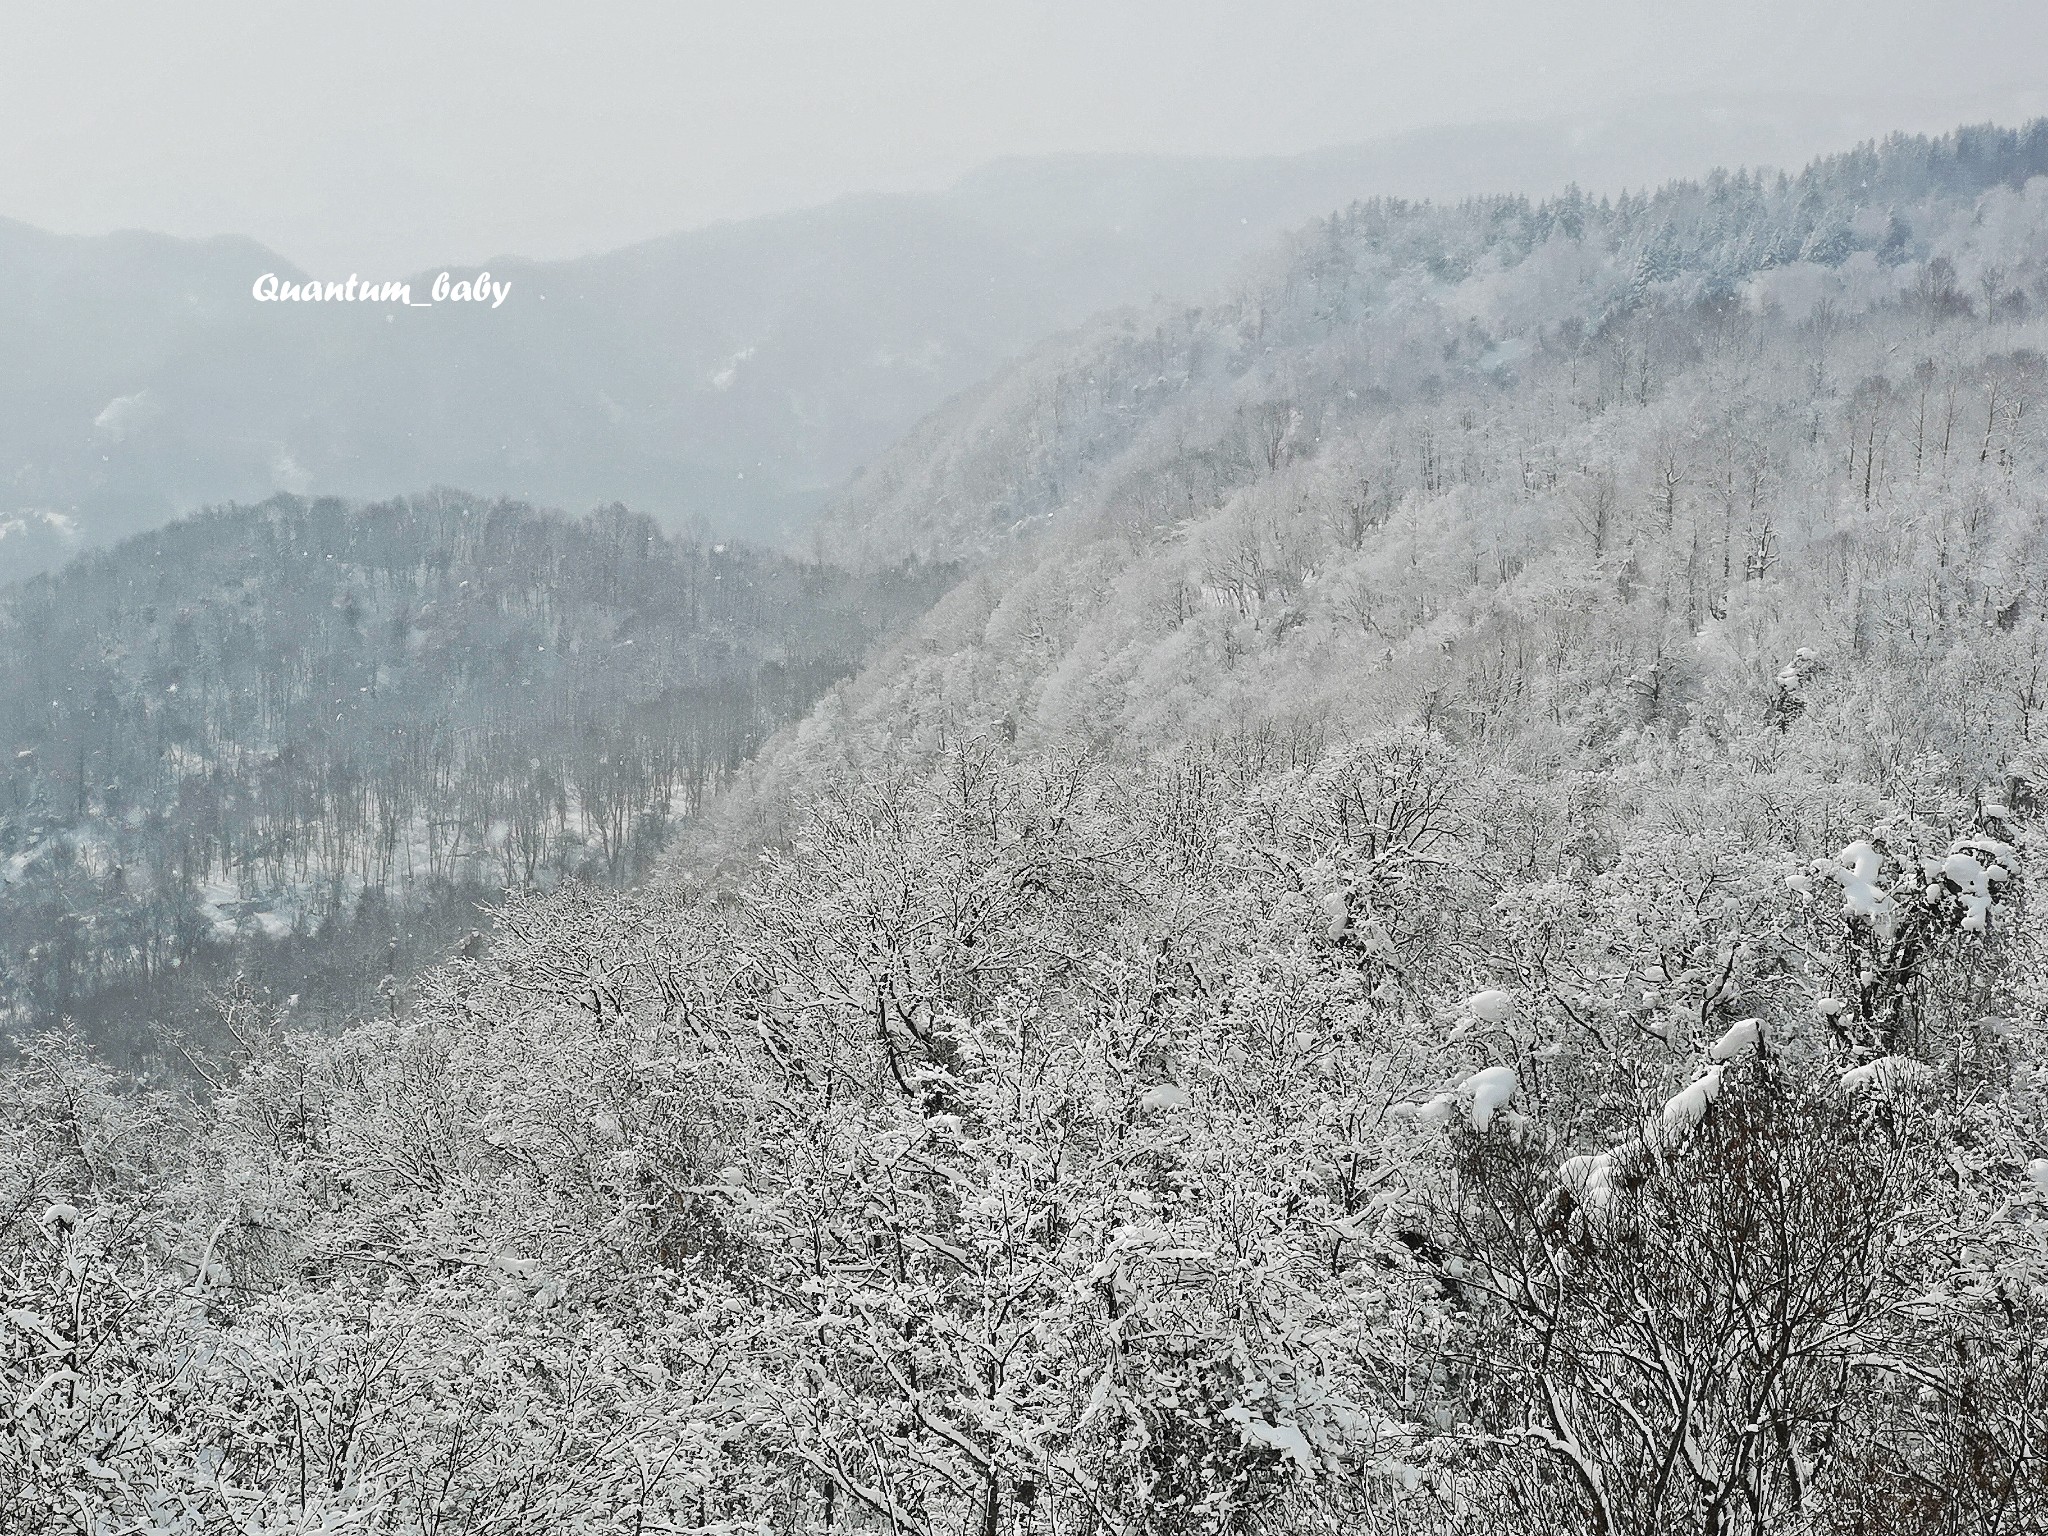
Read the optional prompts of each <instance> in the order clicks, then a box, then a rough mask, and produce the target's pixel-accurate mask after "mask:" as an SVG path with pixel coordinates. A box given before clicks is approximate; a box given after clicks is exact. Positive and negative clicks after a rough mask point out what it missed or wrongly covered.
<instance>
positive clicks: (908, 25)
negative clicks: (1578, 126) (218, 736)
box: [0, 0, 2048, 274]
mask: <svg viewBox="0 0 2048 1536" xmlns="http://www.w3.org/2000/svg"><path fill="white" fill-rule="evenodd" d="M1702 93H1705V94H1709V95H1714V96H1724V95H1725V96H1744V95H1754V94H1758V93H1765V94H1772V95H1783V94H1786V93H1794V94H1799V95H1810V96H1815V97H1820V98H1825V99H1827V100H1829V101H1831V102H1836V103H1840V104H1842V105H1844V106H1845V107H1848V108H1853V109H1855V112H1856V115H1857V117H1858V119H1859V120H1862V121H1870V122H1883V123H1889V122H1894V121H1896V122H1897V123H1899V124H1900V125H1902V126H1911V127H1916V128H1931V127H1935V126H1942V125H1947V124H1950V123H1952V122H1953V121H1955V120H1957V119H1960V118H1980V117H1984V116H1990V115H1994V114H1995V115H1998V116H2000V117H2004V118H2007V119H2010V118H2011V117H2013V116H2015V115H2016V114H2018V113H2022V112H2030V111H2042V110H2048V4H2044V3H2043V0H1712V3H1696V0H1401V3H1384V0H1350V3H1334V0H1237V3H1231V0H1179V3H1176V4H1164V3H1155V0H1091V3H1075V4H1017V3H999V0H949V3H943V4H942V3H928V0H727V3H722V4H695V3H666V4H662V3H653V0H573V3H562V0H461V3H449V0H405V3H388V0H351V3H340V0H330V3H325V4H304V3H300V0H260V3H243V0H184V3H179V4H168V3H164V0H148V3H132V0H130V3H104V0H62V3H43V0H8V4H7V6H6V9H5V12H4V19H0V142H4V143H5V145H6V146H7V147H6V150H5V152H4V153H0V215H4V216H10V217H14V218H18V219H23V220H26V221H28V222H30V223H33V224H39V225H42V226H44V227H46V228H53V229H58V230H64V231H71V232H98V231H103V230H107V229H111V228H119V227H137V226H139V227H144V228H152V229H160V230H167V231H170V232H172V233H175V234H184V235H199V234H212V233H220V232H233V233H243V234H250V235H254V236H255V237H257V238H258V239H261V240H263V241H265V242H266V243H268V244H270V245H272V246H275V247H276V248H278V249H279V250H281V251H283V252H284V253H285V254H287V255H288V256H290V257H292V258H294V259H296V260H297V261H299V262H301V263H303V264H306V265H307V266H309V267H310V268H312V269H314V270H316V271H319V272H321V273H323V274H338V273H340V272H342V271H343V270H357V271H364V272H370V271H386V270H388V269H391V268H393V267H397V268H403V269H408V270H409V269H412V268H416V267H419V266H424V265H426V264H428V263H431V262H447V261H452V260H459V259H463V258H479V257H483V256H487V255H492V254H501V253H504V252H508V251H511V252H519V253H523V254H530V255H567V254H572V253H576V252H581V251H588V250H595V249H602V248H606V247H609V246H614V245H618V244H622V243H624V242H626V241H629V240H635V239H641V238H645V237H648V236H651V235H656V234H661V233H664V232H667V231H669V230H673V229H677V228H682V227H687V226H690V225H694V224H702V223H706V222H709V221H713V220H717V219H724V218H732V217H737V216H743V215H748V214H754V213H761V212H767V211H772V210H776V209H782V208H788V207H794V206H799V205H803V204H806V203H814V202H819V201H823V200H825V199H827V198H830V197H833V196H837V195H839V194H842V193H846V192H854V191H865V190H908V189H915V188H925V187H937V186H941V185H944V184H945V183H946V182H948V181H950V180H951V179H952V178H954V177H955V176H957V175H959V174H960V173H961V172H963V171H965V170H968V169H970V168H971V167H973V166H975V165H977V164H980V163H982V162H984V161H986V160H989V159H991V158H994V157H996V156H1000V155H1009V154H1040V153H1048V152H1057V151H1075V150H1082V151H1096V150H1110V151H1153V152H1184V153H1199V154H1257V153H1271V152H1282V151H1293V150H1301V149H1308V148H1313V147H1316V146H1320V145H1326V144H1335V143H1347V142H1354V141H1357V140H1361V139H1366V138H1370V137H1373V136H1376V135H1380V134H1385V133H1388V132H1392V131H1397V130H1401V129H1406V128H1411V127H1418V126H1425V125H1431V124H1441V123H1450V122H1462V121H1498V120H1504V119H1517V120H1518V119H1527V118H1553V117H1560V116H1576V115H1581V114H1585V113H1589V112H1599V111H1603V110H1608V109H1611V108H1615V107H1618V106H1619V105H1621V104H1623V103H1628V102H1639V101H1642V100H1644V99H1646V98H1653V99H1654V98H1659V97H1664V96H1670V95H1697V94H1702Z"/></svg>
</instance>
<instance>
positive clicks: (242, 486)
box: [0, 103, 1867, 580]
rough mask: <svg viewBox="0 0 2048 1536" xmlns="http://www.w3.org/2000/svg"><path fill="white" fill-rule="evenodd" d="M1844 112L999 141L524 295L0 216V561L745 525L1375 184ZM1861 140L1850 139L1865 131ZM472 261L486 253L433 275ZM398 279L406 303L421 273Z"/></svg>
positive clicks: (542, 268) (1739, 109) (636, 254)
mask: <svg viewBox="0 0 2048 1536" xmlns="http://www.w3.org/2000/svg"><path fill="white" fill-rule="evenodd" d="M1839 116H1840V114H1839V112H1837V111H1836V110H1835V109H1833V108H1829V109H1827V110H1826V111H1821V112H1816V111H1814V110H1810V109H1807V108H1798V109H1796V110H1795V109H1793V108H1787V107H1786V106H1785V105H1784V104H1782V103H1780V104H1776V105H1773V104H1771V103H1747V104H1738V105H1737V106H1736V107H1734V108H1727V107H1723V106H1715V105H1712V104H1702V103H1689V104H1688V103H1679V104H1676V105H1667V106H1664V107H1661V108H1658V109H1656V110H1654V111H1646V112H1644V113H1639V114H1636V115H1634V116H1630V117H1620V118H1612V119H1609V120H1606V121H1603V122H1588V123H1577V124H1557V125H1549V126H1544V127H1531V126H1529V125H1505V126H1502V125H1494V126H1480V127H1468V128H1458V129H1442V130H1430V131H1428V132H1423V133H1413V134H1407V135H1402V136H1400V137H1397V138H1393V139H1388V140H1384V141H1380V142H1377V143H1374V144H1368V145H1363V146H1356V147H1352V148H1347V149H1335V150H1324V151H1317V152H1315V153H1311V154H1305V155H1298V156H1292V157H1275V158H1268V159H1248V160H1241V161H1231V160H1202V159H1172V158H1165V157H1142V156H1070V157H1060V158H1054V159H1044V160H1023V161H1006V162H1000V163H998V164H995V165H992V166H989V167H987V168H985V169H984V170H982V171H980V172H977V173H975V174H973V175H971V176H969V177H967V178H965V179H964V180H963V181H961V182H960V183H958V184H957V185H956V186H955V187H953V188H952V189H951V190H949V191H947V192H944V193H938V194H929V195H902V196H874V197H859V198H850V199H847V200H844V201H841V202H838V203H834V204H831V205H828V206H826V207H822V208H816V209H810V210H805V211H801V212H797V213H790V214H782V215H777V216H773V217H768V218H760V219H753V220H748V221H745V222H741V223H733V224H726V225H721V226H716V227H712V228H707V229H699V230H693V231H689V232H686V233H683V234H678V235H673V236H668V237H665V238H662V239H657V240H652V241H648V242H646V243H643V244H640V245H635V246H631V247H628V248H625V249H622V250H617V251H612V252H609V253H606V254H603V255H596V256H589V257H583V258H578V259H574V260H565V261H548V262H535V261H527V260H523V259H518V258H500V259H495V260H491V261H488V262H485V263H482V264H481V266H482V267H485V268H488V269H489V270H490V271H491V272H492V273H493V275H494V276H495V277H496V278H497V279H498V280H500V281H504V280H510V281H511V283H512V284H513V289H512V293H511V296H510V298H509V299H508V301H507V302H506V303H505V304H504V305H503V306H502V307H500V308H498V309H496V310H492V309H490V308H489V307H488V306H462V305H446V304H444V305H438V306H435V307H432V308H414V309H407V310H402V311H395V312H394V311H390V310H387V309H385V308H384V307H383V306H379V305H358V306H343V305H333V306H330V305H324V304H323V305H305V306H291V305H276V304H258V303H256V302H254V301H253V300H252V299H251V297H250V285H251V284H252V283H253V282H254V281H255V279H256V278H257V277H259V276H260V275H261V274H262V273H264V272H266V271H275V272H277V273H278V274H279V275H280V276H281V277H286V278H293V279H303V278H306V277H315V278H319V279H322V280H329V279H332V280H345V279H346V278H347V277H348V276H349V274H348V273H346V272H331V273H330V272H324V271H323V272H305V271H302V270H301V269H299V268H298V267H296V266H295V265H294V264H293V263H292V262H290V261H288V260H287V259H286V258H284V257H282V256H279V255H277V254H276V253H274V252H272V251H270V250H268V249H266V248H265V247H264V246H262V245H260V244H258V243H257V242H255V241H252V240H248V239H241V238H230V237H222V238H218V239H212V240H200V241H189V240H177V239H172V238H169V237H166V236H161V235H150V234H143V233H135V232H126V233H119V234H112V235H106V236H100V237H91V238H86V237H71V236H58V235H51V234H46V233H44V232H42V231H40V230H36V229H32V228H30V227H29V226H27V225H23V224H18V223H12V222H8V221H4V220H0V355H4V356H6V357H7V358H8V359H9V360H10V361H11V362H12V363H13V364H14V366H13V367H11V368H10V369H8V370H7V371H6V373H5V375H4V376H0V524H7V525H10V526H11V525H12V524H14V523H20V524H21V525H22V526H23V528H24V529H26V528H29V527H30V526H31V525H33V527H34V528H35V529H36V530H37V532H38V535H39V536H38V537H36V538H33V539H30V538H21V539H19V540H16V539H12V538H10V539H8V540H5V541H0V580H6V579H9V578H15V577H20V576H23V575H28V574H32V573H33V572H34V571H36V570H39V569H45V568H47V567H48V566H50V565H52V564H54V563H56V562H57V561H58V560H60V559H62V558H63V557H64V556H65V555H66V554H67V553H68V552H69V550H70V549H71V547H72V541H71V540H70V539H69V538H68V537H64V536H59V535H57V534H55V533H52V532H51V530H52V528H53V527H58V526H61V525H56V524H52V523H50V522H49V519H50V518H51V517H53V516H54V517H58V518H62V519H68V520H69V521H70V522H71V523H73V524H75V532H76V534H77V537H78V539H79V540H80V541H82V542H84V543H87V544H97V543H103V542H105V541H107V540H109V539H112V538H115V537H119V536H122V535H125V534H128V533H132V532H135V531H137V530H140V529H143V528H147V527H150V526H154V525H156V524H158V523H161V522H163V521H165V520H166V519H168V518H169V517H171V516H173V515H175V514H177V513H178V512H181V511H186V510H191V509H193V508H196V507H199V506H204V505H211V504H216V503H221V502H226V501H233V500H256V499H261V498H262V497H264V496H268V495H270V494H273V493H275V492H278V491H284V492H289V493H295V494H297V493H311V494H335V495H342V496H347V497H377V496H384V495H391V494H399V493H409V492H413V491H416V490H418V489H419V488H420V487H422V486H426V485H432V484H444V485H461V486H463V487H465V488H468V489H470V490H473V491H476V492H478V493H480V494H487V495H508V496H514V497H519V498H523V499H526V500H530V501H534V502H538V503H542V504H552V505H560V506H565V507H568V508H571V509H572V510H573V509H580V508H587V507H590V506H593V505H598V504H603V503H608V502H611V501H615V500H617V501H625V502H627V503H629V504H631V505H633V506H635V507H636V508H640V509H644V510H646V511H648V512H650V513H651V514H653V515H655V516H657V517H659V518H661V519H662V520H664V521H665V522H667V523H668V524H670V525H671V526H676V525H679V524H680V523H681V522H683V521H685V520H688V519H690V518H693V517H701V518H703V519H705V520H706V521H708V522H709V523H710V524H711V525H712V526H713V527H714V528H716V529H718V530H721V531H727V532H735V533H744V534H747V535H750V536H754V537H762V536H770V537H772V536H774V535H775V534H776V533H778V532H779V531H783V530H787V529H790V528H793V527H795V526H797V525H798V524H800V523H801V522H802V521H803V520H804V519H805V518H806V517H807V516H808V514H809V513H810V512H811V511H813V510H814V509H815V508H817V507H818V506H819V505H821V504H822V503H823V501H824V500H825V499H826V497H827V496H828V495H829V494H830V492H831V491H832V489H833V488H834V487H835V486H837V485H838V484H840V483H841V482H842V481H843V479H844V478H845V477H846V476H847V475H848V474H849V473H850V472H851V471H852V470H854V469H855V468H857V467H858V466H860V465H861V464H863V463H865V462H867V461H868V460H869V459H871V458H872V457H873V456H875V455H876V454H878V453H880V452H881V451H882V450H883V449H885V448H886V447H888V446H889V445H890V444H891V443H892V442H893V441H895V440H896V439H897V438H898V437H899V436H900V435H901V434H902V433H903V432H904V431H905V430H907V429H908V428H909V427H911V426H912V425H913V424H914V423H915V422H917V421H918V420H919V419H920V418H921V417H922V416H924V415H925V414H926V413H927V412H928V411H930V410H932V409H933V408H934V407H936V406H938V405H939V404H941V403H942V402H943V401H945V400H946V399H948V398H949V397H951V396H952V395H954V394H955V393H957V392H958V391H960V390H962V389H964V388H966V387H968V386H970V385H972V384H975V383H976V382H977V381H979V380H981V379H983V378H985V377H987V376H988V375H989V374H990V373H991V372H992V371H993V370H994V369H995V368H996V367H998V366H999V365H1000V364H1001V363H1002V362H1004V361H1005V360H1006V359H1008V358H1011V357H1014V356H1017V355H1019V354H1021V353H1022V352H1023V351H1024V350H1025V349H1027V348H1028V347H1030V346H1032V345H1034V344H1036V343H1038V342H1039V341H1041V340H1042V339H1043V338H1044V337H1046V336H1047V335H1049V334H1052V333H1054V332H1057V331H1060V330H1063V329H1065V328H1068V327H1072V326H1075V325H1078V324H1080V323H1081V322H1083V321H1084V320H1086V319H1088V318H1089V317H1090V316H1092V315H1094V314H1096V313H1097V312H1099V311H1102V310H1104V309H1108V308H1113V307H1116V306H1120V305H1124V304H1129V303H1139V302H1144V301H1146V300H1148V299H1150V298H1152V297H1154V296H1155V295H1159V294H1180V293H1187V294H1196V293H1203V292H1207V291H1209V290H1211V289H1213V288H1215V287H1216V286H1217V285H1219V284H1221V283H1223V282H1225V281H1226V280H1227V279H1228V278H1229V275H1230V273H1231V272H1232V270H1233V268H1234V267H1235V266H1236V265H1237V264H1238V263H1240V262H1242V261H1243V260H1245V259H1246V258H1247V257H1248V256H1250V255H1251V254H1253V253H1254V252H1256V251H1258V250H1260V249H1261V248H1263V247H1264V246H1265V245H1266V244H1267V243H1268V242H1269V241H1270V240H1271V239H1272V238H1273V237H1274V236H1275V235H1276V234H1277V233H1278V232H1280V231H1282V230H1285V229H1289V228H1293V227H1296V226H1298V225H1300V224H1301V223H1303V222H1304V221H1306V220H1308V219H1310V218H1312V217H1316V216H1319V215H1325V214H1328V213H1329V212H1331V211H1332V210H1334V209H1336V208H1339V207H1342V206H1345V205H1347V204H1349V203H1350V202H1352V201H1354V200H1355V199H1358V198H1360V197H1366V196H1370V195H1375V194H1382V193H1386V194H1399V195H1403V196H1410V197H1418V196H1419V197H1437V198H1452V197H1457V196H1461V195H1465V194H1470V193H1478V192H1488V191H1522V190H1527V191H1541V192H1548V191H1552V190H1555V189H1556V188H1557V187H1560V186H1562V185H1564V184H1565V183H1566V182H1568V181H1572V180H1574V179H1576V180H1578V181H1580V182H1583V183H1585V184H1587V185H1589V186H1592V187H1595V188H1607V187H1619V186H1621V185H1630V184H1633V185H1640V184H1644V183H1646V182H1648V181H1651V180H1655V179H1662V178H1664V177H1666V176H1669V175H1673V174H1679V173H1684V172H1690V171H1704V170H1705V169H1707V168H1708V166H1710V165H1712V164H1715V163H1728V164H1734V163H1744V162H1755V161H1757V160H1760V159H1770V158H1774V157H1775V158H1778V159H1780V160H1781V161H1782V160H1790V159H1793V158H1797V157H1802V156H1803V154H1804V153H1805V152H1806V150H1807V149H1808V148H1809V147H1812V146H1813V145H1815V144H1816V143H1817V142H1833V143H1839V142H1841V141H1843V140H1844V139H1847V138H1850V137H1853V136H1854V135H1853V133H1852V132H1850V131H1849V128H1848V127H1845V126H1843V125H1841V124H1840V123H1839V122H1838V119H1839ZM1853 126H1854V129H1855V131H1856V132H1862V131H1865V129H1866V127H1867V125H1861V124H1857V125H1853ZM450 270H452V271H454V272H455V273H456V275H457V276H458V277H460V276H468V275H473V274H474V273H475V272H476V271H477V270H478V266H477V265H471V266H462V267H451V268H450ZM358 275H359V276H360V277H362V278H364V279H376V280H378V281H384V280H388V279H398V278H405V277H408V276H410V278H411V279H412V281H413V284H414V288H415V292H416V294H418V295H421V296H424V294H425V292H426V290H427V287H428V285H429V284H430V283H431V281H432V278H433V276H434V273H433V272H432V271H429V272H426V273H415V274H404V273H392V272H377V273H368V272H365V273H360V274H358Z"/></svg>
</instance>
